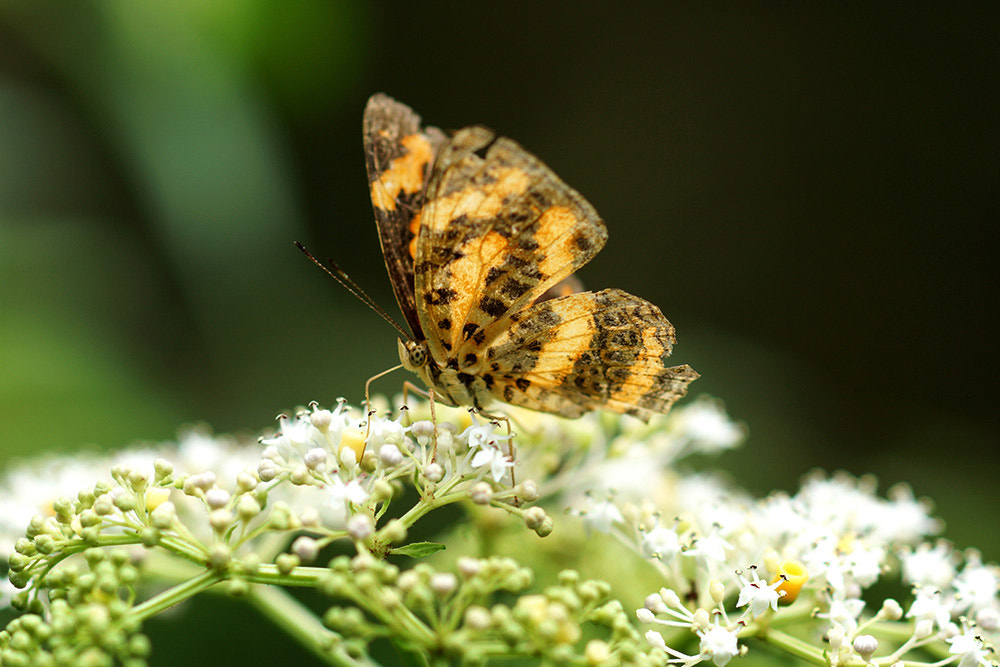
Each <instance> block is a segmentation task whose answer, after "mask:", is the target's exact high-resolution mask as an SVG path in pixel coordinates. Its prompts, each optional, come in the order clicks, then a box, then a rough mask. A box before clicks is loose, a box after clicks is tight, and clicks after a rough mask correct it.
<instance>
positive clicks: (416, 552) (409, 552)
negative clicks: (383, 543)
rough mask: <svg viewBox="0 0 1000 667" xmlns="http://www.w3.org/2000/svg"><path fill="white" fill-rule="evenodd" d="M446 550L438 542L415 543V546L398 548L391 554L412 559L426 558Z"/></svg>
mask: <svg viewBox="0 0 1000 667" xmlns="http://www.w3.org/2000/svg"><path fill="white" fill-rule="evenodd" d="M444 548H445V546H444V545H443V544H438V543H437V542H414V543H413V544H407V545H404V546H401V547H396V548H395V549H393V550H392V552H391V553H394V554H402V555H403V556H409V557H410V558H426V557H427V556H430V555H431V554H433V553H437V552H438V551H442V550H443V549H444Z"/></svg>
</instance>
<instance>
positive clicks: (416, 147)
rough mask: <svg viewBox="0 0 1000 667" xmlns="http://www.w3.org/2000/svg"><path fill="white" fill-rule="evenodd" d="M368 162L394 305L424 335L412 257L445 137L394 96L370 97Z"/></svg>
mask: <svg viewBox="0 0 1000 667" xmlns="http://www.w3.org/2000/svg"><path fill="white" fill-rule="evenodd" d="M363 132H364V141H365V159H366V162H367V167H368V186H369V190H370V192H371V198H372V207H373V208H374V210H375V222H376V224H377V225H378V236H379V242H380V243H381V244H382V254H383V256H384V257H385V265H386V268H387V269H388V271H389V279H390V280H391V281H392V289H393V292H394V293H395V294H396V301H397V303H399V308H400V310H401V311H402V312H403V316H404V317H405V318H406V322H407V324H409V325H410V330H411V331H412V332H413V333H414V335H417V336H419V335H420V333H421V329H420V319H419V317H418V315H417V308H416V298H415V295H414V281H413V254H414V249H415V248H414V246H415V244H416V237H417V230H418V229H419V225H420V212H421V210H422V209H423V206H424V199H425V195H426V190H427V183H428V180H429V177H430V173H431V168H432V166H433V164H434V158H435V156H436V155H437V152H438V150H439V149H440V148H441V146H442V145H443V144H444V142H445V139H446V137H445V135H444V134H443V133H442V132H441V131H440V130H438V129H437V128H435V127H427V128H424V127H421V125H420V116H418V115H417V114H416V113H414V112H413V110H412V109H411V108H410V107H408V106H406V105H405V104H401V103H399V102H397V101H396V100H394V99H392V98H391V97H389V96H387V95H384V94H381V93H378V94H376V95H372V96H371V98H369V100H368V105H367V106H366V107H365V117H364V127H363Z"/></svg>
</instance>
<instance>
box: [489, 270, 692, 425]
mask: <svg viewBox="0 0 1000 667" xmlns="http://www.w3.org/2000/svg"><path fill="white" fill-rule="evenodd" d="M673 343H674V328H673V326H672V325H671V324H670V322H669V321H667V318H665V317H664V316H663V313H661V312H660V310H659V308H657V307H656V306H654V305H653V304H651V303H649V302H648V301H645V300H643V299H640V298H639V297H637V296H633V295H631V294H628V293H627V292H623V291H621V290H616V289H609V290H603V291H600V292H581V293H578V294H573V295H570V296H567V297H562V298H557V299H552V300H549V301H545V302H542V303H539V304H536V305H534V306H531V307H530V308H529V309H528V310H526V311H524V312H523V313H521V314H520V315H519V316H518V317H517V318H516V321H515V322H513V324H512V325H511V327H510V329H509V330H508V331H507V332H506V333H505V334H504V335H503V336H502V337H501V338H500V339H498V340H497V341H495V343H494V344H493V345H492V346H491V347H490V348H489V349H488V350H487V353H486V360H485V363H484V364H483V365H484V367H485V368H484V370H483V371H482V372H483V373H485V374H488V375H489V382H488V385H489V386H490V391H491V392H492V393H493V394H494V395H495V396H496V398H498V399H500V400H502V401H505V402H507V403H511V404H513V405H519V406H522V407H526V408H530V409H532V410H541V411H543V412H553V413H557V414H561V415H563V416H565V417H579V416H580V415H582V414H583V413H584V412H587V411H589V410H593V409H596V408H608V409H611V410H614V411H616V412H622V413H626V414H630V415H635V416H637V417H639V418H641V419H643V420H644V421H645V420H648V419H649V418H650V417H652V416H653V415H655V414H663V413H665V412H667V411H668V410H669V409H670V406H671V405H672V404H673V403H674V401H676V400H677V399H678V398H680V397H681V396H683V395H684V394H685V392H686V391H687V385H688V384H689V383H690V382H691V381H692V380H694V379H695V378H697V377H698V374H697V373H696V372H695V371H694V369H692V368H691V367H690V366H686V365H684V366H672V367H667V366H665V365H664V357H666V356H668V355H669V354H670V351H671V349H672V347H673Z"/></svg>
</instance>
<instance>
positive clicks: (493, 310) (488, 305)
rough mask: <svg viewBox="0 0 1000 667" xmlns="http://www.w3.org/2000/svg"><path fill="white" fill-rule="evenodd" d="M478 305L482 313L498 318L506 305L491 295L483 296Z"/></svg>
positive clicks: (505, 310) (505, 308)
mask: <svg viewBox="0 0 1000 667" xmlns="http://www.w3.org/2000/svg"><path fill="white" fill-rule="evenodd" d="M479 307H480V308H481V309H482V310H483V312H484V313H486V314H487V315H489V316H490V317H493V318H498V317H500V316H501V315H503V314H504V313H505V312H507V306H506V305H505V304H504V302H503V301H501V300H500V299H496V298H494V297H492V296H484V297H483V298H482V299H480V301H479Z"/></svg>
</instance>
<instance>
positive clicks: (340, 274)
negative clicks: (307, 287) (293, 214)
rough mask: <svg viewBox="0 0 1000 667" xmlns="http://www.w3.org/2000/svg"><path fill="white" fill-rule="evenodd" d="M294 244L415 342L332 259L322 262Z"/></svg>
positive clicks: (299, 245)
mask: <svg viewBox="0 0 1000 667" xmlns="http://www.w3.org/2000/svg"><path fill="white" fill-rule="evenodd" d="M293 243H294V244H295V246H296V247H297V248H298V249H299V250H301V251H302V252H303V253H304V254H305V256H306V257H308V258H309V259H311V260H312V263H313V264H315V265H316V266H318V267H319V268H321V269H323V270H324V271H326V273H327V275H329V276H330V277H331V278H333V279H334V280H336V281H337V282H338V283H340V284H341V285H342V286H343V287H344V289H346V290H347V291H348V292H350V293H351V294H353V295H354V296H356V297H357V298H358V299H359V300H360V301H362V302H363V303H364V304H365V305H366V306H368V307H369V308H371V309H372V310H374V311H375V312H376V313H378V314H379V315H381V316H382V319H383V320H385V321H386V322H388V323H389V324H391V325H392V326H393V328H394V329H396V331H398V332H399V333H401V334H402V335H403V338H405V339H407V340H413V336H411V335H410V334H408V333H406V331H405V330H404V329H403V327H401V326H399V324H398V323H397V322H396V320H394V319H392V317H390V316H389V313H387V312H385V309H384V308H382V306H380V305H378V304H377V303H376V302H375V299H373V298H371V297H370V296H368V293H367V292H365V291H364V290H363V289H361V287H360V286H359V285H358V284H357V283H356V282H354V281H353V280H352V279H351V277H350V276H349V275H347V272H346V271H344V270H343V269H342V268H340V266H339V265H338V264H337V263H336V262H335V261H333V260H332V259H328V260H326V262H325V263H324V262H321V261H319V260H318V259H316V258H315V257H313V255H312V253H311V252H309V251H308V250H306V247H305V246H304V245H302V244H301V243H299V242H298V241H293ZM328 265H329V266H328Z"/></svg>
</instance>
